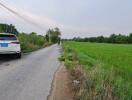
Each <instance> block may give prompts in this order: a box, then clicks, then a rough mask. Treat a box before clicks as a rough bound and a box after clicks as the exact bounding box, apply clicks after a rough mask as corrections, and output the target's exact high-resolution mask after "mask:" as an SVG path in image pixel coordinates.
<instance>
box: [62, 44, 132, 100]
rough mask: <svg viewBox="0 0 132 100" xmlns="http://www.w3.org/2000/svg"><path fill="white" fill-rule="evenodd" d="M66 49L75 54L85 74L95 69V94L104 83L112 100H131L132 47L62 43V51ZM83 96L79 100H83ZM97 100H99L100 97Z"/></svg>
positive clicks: (126, 45)
mask: <svg viewBox="0 0 132 100" xmlns="http://www.w3.org/2000/svg"><path fill="white" fill-rule="evenodd" d="M67 48H69V49H71V50H73V53H76V54H77V57H78V60H79V62H80V64H81V65H82V68H83V69H84V70H85V71H86V72H87V73H91V72H92V71H93V70H95V69H96V71H95V72H96V73H98V74H95V75H93V77H94V78H93V80H94V82H95V89H96V91H97V92H96V93H95V94H97V95H98V94H99V93H98V92H99V91H100V90H102V87H103V86H104V85H103V86H102V85H101V83H102V82H104V83H103V84H108V85H109V86H110V88H111V93H110V94H111V95H112V96H113V97H111V98H112V99H113V100H114V99H115V100H116V99H117V100H132V45H128V44H105V43H88V42H64V49H67ZM65 53H66V54H68V52H65ZM105 80H106V82H105ZM85 88H86V87H85ZM98 90H99V91H98ZM85 92H86V91H85ZM87 92H88V91H87ZM83 94H86V95H84V96H87V95H88V93H83ZM84 96H82V99H80V100H85V99H86V98H83V97H84ZM80 98H81V97H80ZM87 99H88V98H87ZM107 99H108V98H107ZM97 100H101V97H100V99H97ZM102 100H103V99H102Z"/></svg>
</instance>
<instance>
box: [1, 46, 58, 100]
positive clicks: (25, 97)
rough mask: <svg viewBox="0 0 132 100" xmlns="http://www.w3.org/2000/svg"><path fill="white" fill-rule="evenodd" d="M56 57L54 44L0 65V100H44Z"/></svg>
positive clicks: (56, 47)
mask: <svg viewBox="0 0 132 100" xmlns="http://www.w3.org/2000/svg"><path fill="white" fill-rule="evenodd" d="M58 57H59V46H58V45H57V44H56V45H52V46H50V47H47V48H44V49H41V50H39V51H36V52H33V53H31V54H29V55H26V56H24V57H23V58H22V59H19V60H10V61H7V62H3V63H2V64H0V100H46V99H47V96H48V95H49V92H50V89H51V83H52V80H53V76H54V73H55V71H56V70H57V68H58V67H59V65H60V63H59V61H58Z"/></svg>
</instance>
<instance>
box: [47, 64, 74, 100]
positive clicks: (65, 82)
mask: <svg viewBox="0 0 132 100" xmlns="http://www.w3.org/2000/svg"><path fill="white" fill-rule="evenodd" d="M69 76H70V75H69V72H68V71H67V69H66V68H65V66H64V64H61V66H60V68H59V69H58V71H57V72H56V74H55V76H54V81H53V85H52V91H51V94H50V96H49V97H48V100H73V93H72V90H71V80H70V78H69Z"/></svg>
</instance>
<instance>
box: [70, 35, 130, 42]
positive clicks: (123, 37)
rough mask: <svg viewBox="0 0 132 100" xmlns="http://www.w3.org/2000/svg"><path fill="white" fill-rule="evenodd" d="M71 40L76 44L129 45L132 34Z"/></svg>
mask: <svg viewBox="0 0 132 100" xmlns="http://www.w3.org/2000/svg"><path fill="white" fill-rule="evenodd" d="M72 40H74V41H77V42H97V43H118V44H131V43H132V33H130V34H129V35H121V34H118V35H116V34H112V35H110V37H104V36H98V37H89V38H80V37H78V38H73V39H72Z"/></svg>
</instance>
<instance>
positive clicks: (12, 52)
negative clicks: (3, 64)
mask: <svg viewBox="0 0 132 100" xmlns="http://www.w3.org/2000/svg"><path fill="white" fill-rule="evenodd" d="M17 53H21V51H0V54H17Z"/></svg>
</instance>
